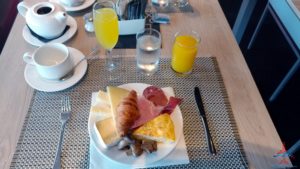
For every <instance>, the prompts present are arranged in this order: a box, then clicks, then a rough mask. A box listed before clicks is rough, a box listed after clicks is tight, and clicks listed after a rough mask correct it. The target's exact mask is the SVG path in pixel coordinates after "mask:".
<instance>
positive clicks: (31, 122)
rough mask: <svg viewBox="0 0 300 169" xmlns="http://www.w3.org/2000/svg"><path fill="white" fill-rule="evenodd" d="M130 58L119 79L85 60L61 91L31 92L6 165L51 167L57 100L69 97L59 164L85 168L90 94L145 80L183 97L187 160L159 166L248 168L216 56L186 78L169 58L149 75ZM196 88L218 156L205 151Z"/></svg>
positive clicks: (198, 64) (57, 123) (201, 62)
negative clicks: (77, 77) (81, 72)
mask: <svg viewBox="0 0 300 169" xmlns="http://www.w3.org/2000/svg"><path fill="white" fill-rule="evenodd" d="M135 64H136V63H135V59H134V58H123V60H122V64H121V65H122V67H121V69H120V70H119V71H118V75H119V77H120V78H119V79H115V80H113V81H110V80H108V79H110V77H109V76H108V75H107V72H106V71H105V70H104V69H103V67H104V61H103V60H92V61H89V68H88V72H87V74H86V75H85V77H84V78H83V79H82V80H81V81H80V82H79V83H78V84H77V85H75V86H73V87H72V88H70V89H67V90H65V91H61V92H54V93H45V92H39V91H35V92H34V95H33V98H32V101H31V106H30V109H29V111H28V114H27V116H26V119H25V123H24V126H23V129H22V132H21V136H20V139H19V141H18V144H17V147H16V151H15V154H14V157H13V160H12V163H11V168H51V167H52V165H53V162H54V158H55V157H54V156H55V151H56V146H57V143H58V141H59V140H58V139H59V134H60V101H61V98H62V97H63V96H64V95H69V96H70V97H71V101H72V116H71V119H70V120H69V122H68V124H67V127H66V130H65V135H64V143H63V151H62V167H63V168H88V166H89V136H88V129H87V128H88V115H89V110H90V102H91V94H92V92H96V91H98V90H99V89H101V90H105V87H106V86H107V85H115V86H117V85H121V84H124V83H136V82H141V83H147V84H152V85H156V86H159V87H167V86H171V87H173V88H174V91H175V93H176V96H177V97H180V98H183V103H182V104H181V105H180V109H181V112H182V115H183V123H184V129H183V130H184V136H185V139H186V145H187V151H188V155H189V158H190V164H188V165H177V166H169V167H164V168H248V164H247V161H246V158H245V156H244V153H243V149H242V146H241V144H240V141H239V138H238V132H237V127H236V125H235V122H234V119H233V116H232V112H231V109H230V105H229V102H228V98H227V94H226V90H225V88H224V84H223V81H222V77H221V74H220V72H219V69H218V65H217V61H216V58H197V59H196V64H195V67H194V71H193V73H192V74H191V75H189V76H188V77H178V76H176V74H175V73H174V72H173V71H172V70H171V69H170V59H162V60H161V63H160V70H159V72H157V73H156V74H155V75H153V76H143V75H141V74H139V73H136V66H135ZM195 86H198V87H200V89H201V92H202V94H203V99H204V106H205V109H206V110H207V118H208V123H209V128H210V130H211V134H212V138H213V140H214V143H215V146H216V149H217V155H215V156H211V155H209V153H208V149H207V145H206V142H205V135H204V130H203V126H202V123H201V119H200V116H199V113H198V110H197V107H196V104H195V101H194V96H193V89H194V87H195Z"/></svg>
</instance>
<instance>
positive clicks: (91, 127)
mask: <svg viewBox="0 0 300 169" xmlns="http://www.w3.org/2000/svg"><path fill="white" fill-rule="evenodd" d="M128 85H129V86H133V87H135V86H136V85H137V86H145V87H147V86H151V85H149V84H145V83H126V84H122V85H120V86H118V87H121V88H125V89H126V88H127V87H126V86H128ZM145 87H143V88H145ZM127 89H128V88H127ZM162 89H163V88H162ZM95 93H97V92H95ZM174 95H175V93H174ZM175 113H177V114H175ZM172 115H174V116H175V115H176V116H175V117H173V116H172ZM172 115H171V118H172V119H178V120H179V121H178V120H177V121H176V124H178V122H179V124H178V125H176V126H175V133H176V141H175V143H172V144H173V145H172V148H171V149H169V150H168V151H167V153H164V154H163V156H160V157H159V158H157V159H155V160H152V161H149V162H146V163H145V161H146V160H147V159H146V160H145V159H142V160H141V159H140V160H138V159H137V160H134V159H131V162H132V161H133V162H134V163H131V162H127V163H124V162H122V161H118V160H117V159H113V158H112V157H110V156H108V155H107V154H105V152H104V150H105V149H104V148H103V147H102V148H99V147H97V146H101V145H100V144H99V143H97V141H96V140H94V139H95V137H96V136H95V134H96V133H95V132H96V131H95V129H94V125H95V124H91V123H93V122H91V118H96V117H95V115H93V113H91V112H90V114H89V119H88V123H89V124H88V132H89V136H90V140H91V141H92V144H94V148H95V149H96V152H98V154H100V155H101V156H102V157H104V158H105V159H107V160H110V161H111V162H115V163H117V164H121V165H124V166H133V167H137V168H141V167H146V165H149V164H152V163H154V162H157V161H159V160H161V159H163V158H165V157H167V155H169V154H170V153H171V152H172V151H173V150H174V149H175V148H176V146H177V144H178V142H179V139H180V137H182V134H183V117H182V113H181V110H180V108H179V106H177V107H176V109H175V110H174V112H173V113H172ZM92 116H94V117H92ZM94 121H96V120H94ZM173 121H174V120H173ZM174 123H175V122H174ZM176 130H178V131H176ZM93 135H94V136H93ZM93 137H94V138H93ZM101 149H102V150H101ZM120 153H124V155H125V152H120ZM142 156H143V158H146V155H142ZM129 158H132V157H129ZM137 158H140V157H137ZM150 158H151V157H150Z"/></svg>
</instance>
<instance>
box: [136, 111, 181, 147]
mask: <svg viewBox="0 0 300 169" xmlns="http://www.w3.org/2000/svg"><path fill="white" fill-rule="evenodd" d="M133 136H134V137H136V138H138V139H148V140H154V141H157V142H163V143H173V142H175V140H176V137H175V129H174V124H173V121H172V119H171V117H170V115H169V114H167V113H164V114H161V115H159V116H157V117H156V118H154V119H152V120H150V121H148V122H147V123H145V124H144V125H142V126H141V127H139V128H138V129H136V130H135V131H134V132H133Z"/></svg>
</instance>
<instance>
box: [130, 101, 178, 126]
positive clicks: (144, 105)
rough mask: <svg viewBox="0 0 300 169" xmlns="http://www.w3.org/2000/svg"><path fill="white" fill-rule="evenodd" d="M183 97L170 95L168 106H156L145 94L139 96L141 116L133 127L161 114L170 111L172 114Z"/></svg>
mask: <svg viewBox="0 0 300 169" xmlns="http://www.w3.org/2000/svg"><path fill="white" fill-rule="evenodd" d="M181 101H182V99H179V98H176V97H170V99H169V102H168V103H167V105H166V106H155V105H154V104H153V103H152V102H151V101H149V100H148V99H146V98H145V97H143V96H139V97H138V101H137V102H138V109H139V112H140V118H139V119H137V120H136V121H135V122H134V125H133V126H132V127H131V128H132V129H135V128H137V127H139V126H141V125H143V124H145V123H147V122H148V121H150V120H152V119H154V118H155V117H157V116H158V115H160V114H163V113H168V114H171V113H172V112H173V111H174V109H175V107H176V106H177V105H178V104H180V103H181Z"/></svg>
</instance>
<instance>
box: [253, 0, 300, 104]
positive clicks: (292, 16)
mask: <svg viewBox="0 0 300 169" xmlns="http://www.w3.org/2000/svg"><path fill="white" fill-rule="evenodd" d="M269 13H270V14H271V16H272V17H273V18H274V20H275V22H276V24H277V25H278V27H279V28H280V30H281V32H282V33H283V35H284V37H285V39H286V40H287V42H288V43H289V45H290V46H291V48H292V50H293V52H294V54H295V55H296V57H297V60H296V62H295V63H294V64H293V66H292V67H291V68H290V70H289V71H288V73H287V74H286V75H285V77H284V78H283V79H282V81H281V82H280V84H279V85H278V86H277V88H276V89H275V91H274V92H273V94H272V95H271V97H270V98H269V101H270V102H272V101H274V100H275V99H276V98H277V97H278V95H279V94H280V92H281V91H282V90H283V88H284V87H285V85H286V84H287V83H288V81H289V80H290V79H291V77H292V76H293V75H294V74H295V73H296V71H297V70H298V69H299V67H300V53H299V50H300V20H299V18H298V16H297V15H296V13H295V11H294V10H293V8H292V7H291V6H290V5H289V3H288V0H269V1H268V3H267V5H266V7H265V9H264V12H263V14H262V16H261V18H260V20H259V22H258V25H257V26H256V29H255V32H254V34H253V35H252V37H251V40H250V42H249V45H248V49H250V48H251V47H252V45H253V43H254V41H255V39H256V36H257V34H258V32H259V31H260V28H261V26H262V24H263V22H264V20H265V18H266V16H267V14H269Z"/></svg>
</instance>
